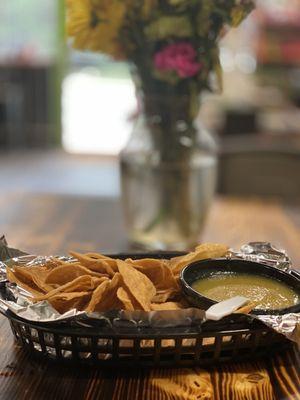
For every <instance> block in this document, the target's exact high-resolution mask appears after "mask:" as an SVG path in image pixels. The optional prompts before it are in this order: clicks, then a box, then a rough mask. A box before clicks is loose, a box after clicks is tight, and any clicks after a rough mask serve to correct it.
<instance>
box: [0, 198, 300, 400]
mask: <svg viewBox="0 0 300 400" xmlns="http://www.w3.org/2000/svg"><path fill="white" fill-rule="evenodd" d="M0 207H1V212H0V229H1V232H0V234H1V233H2V231H3V233H5V234H6V236H7V239H8V241H9V242H10V244H11V245H13V246H15V247H19V248H21V249H23V250H27V251H28V252H36V253H41V254H42V253H44V254H46V253H47V254H50V253H62V252H64V253H65V252H66V251H67V250H68V249H77V250H80V251H86V250H91V249H93V250H99V251H120V250H125V249H126V248H127V243H126V239H125V230H124V226H123V223H122V219H121V212H120V207H119V203H118V201H117V200H113V199H107V200H104V199H100V200H99V199H96V198H94V199H91V198H66V197H56V196H46V195H45V196H32V195H31V196H26V195H17V194H16V195H10V196H6V197H0ZM299 211H300V204H299V205H297V204H296V205H293V206H286V205H285V206H283V205H282V204H280V203H277V202H276V201H274V202H272V201H270V202H266V201H261V200H256V199H252V200H241V199H219V200H217V201H216V202H215V204H214V207H213V209H212V211H211V214H210V217H209V221H208V225H207V228H206V230H205V232H204V235H203V238H202V240H203V241H213V242H226V243H228V244H229V245H230V246H233V247H237V246H240V245H241V244H243V243H245V242H248V241H251V240H268V241H271V242H273V243H274V244H276V245H278V246H282V247H284V248H286V249H287V250H288V251H289V253H290V255H291V256H292V258H293V260H294V263H295V265H300V246H299V243H300V217H299ZM0 349H1V353H0V382H1V387H0V398H1V399H3V400H6V399H7V400H13V399H18V400H19V399H26V400H30V399H39V400H43V399H70V400H74V399H101V400H102V399H104V400H105V399H114V400H116V399H118V400H119V399H122V400H126V399H128V400H139V399H147V400H171V399H172V400H181V399H182V400H183V399H185V400H190V399H201V400H204V399H207V400H208V399H217V400H226V399H228V400H234V399H259V400H265V399H300V354H299V351H298V350H296V349H294V350H290V351H288V352H286V353H283V354H280V355H279V354H278V355H275V354H270V355H269V357H268V358H266V359H265V360H260V361H256V362H251V363H234V364H227V365H221V366H218V367H210V368H190V369H179V370H178V369H160V370H134V369H132V370H128V371H120V370H117V369H114V370H107V371H105V370H101V369H96V368H87V367H84V368H70V367H64V366H58V365H53V364H49V363H46V362H40V361H36V360H34V359H32V358H31V357H29V356H28V355H26V354H24V352H23V351H22V350H21V349H20V348H18V347H17V346H16V344H15V343H14V340H13V336H12V333H11V332H10V328H9V325H8V322H7V320H6V319H5V318H3V317H0Z"/></svg>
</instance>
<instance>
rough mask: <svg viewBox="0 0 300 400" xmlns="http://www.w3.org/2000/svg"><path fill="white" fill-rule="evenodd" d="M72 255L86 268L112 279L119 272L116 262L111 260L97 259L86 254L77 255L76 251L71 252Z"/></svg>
mask: <svg viewBox="0 0 300 400" xmlns="http://www.w3.org/2000/svg"><path fill="white" fill-rule="evenodd" d="M70 254H71V256H72V257H75V258H76V259H77V260H78V261H80V263H81V264H82V265H83V266H84V267H86V268H88V269H90V270H91V271H95V272H100V273H104V274H108V275H109V276H110V277H112V276H113V275H114V273H115V272H116V271H117V263H116V260H113V259H110V258H107V259H106V258H104V259H95V258H92V257H88V256H86V255H84V254H80V253H76V252H75V251H70Z"/></svg>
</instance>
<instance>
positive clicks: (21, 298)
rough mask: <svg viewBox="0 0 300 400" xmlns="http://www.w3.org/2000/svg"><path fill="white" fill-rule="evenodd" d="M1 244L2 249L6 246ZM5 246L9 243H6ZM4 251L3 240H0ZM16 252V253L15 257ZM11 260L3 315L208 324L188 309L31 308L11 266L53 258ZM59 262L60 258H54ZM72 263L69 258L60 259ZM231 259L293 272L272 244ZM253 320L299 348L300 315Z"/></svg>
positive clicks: (124, 323) (3, 281)
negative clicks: (14, 281) (63, 310)
mask: <svg viewBox="0 0 300 400" xmlns="http://www.w3.org/2000/svg"><path fill="white" fill-rule="evenodd" d="M3 245H4V244H3V242H2V246H3ZM5 246H6V243H5ZM0 251H1V239H0ZM16 252H17V250H14V254H17V253H16ZM20 254H22V255H21V256H19V257H18V256H16V257H12V258H11V259H9V260H8V261H5V262H0V311H2V313H6V312H7V310H9V312H11V313H13V314H15V315H17V316H19V317H21V318H23V319H25V320H28V321H30V322H42V323H46V324H59V323H71V324H76V325H80V326H85V327H90V326H92V327H94V326H102V325H106V326H107V325H108V326H110V327H116V328H117V327H137V328H138V327H161V328H167V327H177V326H183V327H184V326H191V325H201V324H202V323H203V322H205V321H206V318H205V311H204V310H200V309H197V308H189V309H184V310H176V311H151V312H144V311H109V312H104V313H86V312H84V311H77V310H70V311H68V312H66V313H65V314H59V313H58V312H57V311H56V310H55V309H54V308H53V307H52V306H51V305H50V303H48V302H47V301H42V302H39V303H36V304H32V303H31V302H30V301H29V300H28V298H27V296H28V295H29V293H28V292H26V290H24V289H22V288H20V287H19V286H17V285H15V284H12V283H9V282H8V281H7V277H6V270H7V268H10V266H11V265H12V264H18V265H24V266H31V265H43V264H45V263H46V262H49V261H51V259H53V257H51V256H50V257H43V256H38V257H37V256H30V255H24V253H23V252H20ZM55 258H57V256H55ZM60 258H62V259H64V260H69V261H72V258H70V257H60ZM228 258H229V259H230V258H239V259H245V260H249V261H255V262H259V263H262V264H266V265H270V266H273V267H275V268H279V269H282V270H284V271H286V272H291V271H293V274H297V275H299V279H300V274H299V273H297V272H296V271H294V270H292V268H291V265H292V264H291V260H290V259H289V257H288V255H287V253H286V252H285V251H284V250H279V249H276V248H275V247H274V246H272V245H271V244H270V243H266V242H252V243H248V244H247V245H244V246H242V247H241V249H240V250H238V251H234V250H230V252H229V255H228ZM249 318H250V319H258V320H260V321H261V322H262V323H264V324H265V325H267V326H268V327H269V328H271V329H273V330H274V331H276V332H277V333H280V334H282V335H284V336H285V337H286V338H287V339H289V340H291V341H293V342H295V343H297V344H298V346H300V313H299V314H286V315H251V316H249Z"/></svg>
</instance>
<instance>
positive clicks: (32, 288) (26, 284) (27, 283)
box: [6, 268, 44, 296]
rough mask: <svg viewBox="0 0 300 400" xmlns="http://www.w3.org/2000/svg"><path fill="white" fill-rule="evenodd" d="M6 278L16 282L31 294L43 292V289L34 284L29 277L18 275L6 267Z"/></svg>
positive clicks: (35, 294)
mask: <svg viewBox="0 0 300 400" xmlns="http://www.w3.org/2000/svg"><path fill="white" fill-rule="evenodd" d="M6 276H7V279H8V280H9V282H12V283H16V284H17V285H19V286H20V287H22V288H23V289H25V290H27V292H29V293H31V294H32V295H33V296H40V295H42V294H44V291H43V290H42V289H40V288H39V287H37V286H36V284H35V283H34V282H33V281H32V279H31V277H30V279H25V278H24V277H23V276H22V277H18V276H17V275H16V274H15V272H14V271H13V270H12V269H11V268H7V272H6Z"/></svg>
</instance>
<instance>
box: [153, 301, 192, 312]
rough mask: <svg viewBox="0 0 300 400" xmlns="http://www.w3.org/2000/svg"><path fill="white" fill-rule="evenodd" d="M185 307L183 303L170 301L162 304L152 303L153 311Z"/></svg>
mask: <svg viewBox="0 0 300 400" xmlns="http://www.w3.org/2000/svg"><path fill="white" fill-rule="evenodd" d="M182 308H184V306H183V305H182V304H181V303H175V302H172V301H170V302H168V303H162V304H156V303H152V304H151V310H153V311H159V310H181V309H182Z"/></svg>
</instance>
